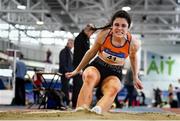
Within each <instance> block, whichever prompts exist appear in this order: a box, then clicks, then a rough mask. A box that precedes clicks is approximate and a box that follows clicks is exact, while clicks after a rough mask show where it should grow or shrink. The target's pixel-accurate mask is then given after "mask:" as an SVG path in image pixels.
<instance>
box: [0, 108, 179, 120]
mask: <svg viewBox="0 0 180 121" xmlns="http://www.w3.org/2000/svg"><path fill="white" fill-rule="evenodd" d="M0 120H180V114H176V113H153V112H146V113H126V112H117V113H115V112H113V113H111V112H108V113H105V114H104V115H97V114H94V113H91V112H87V111H81V112H74V111H59V110H46V109H43V110H16V111H15V110H13V111H11V110H9V111H5V112H3V111H1V112H0Z"/></svg>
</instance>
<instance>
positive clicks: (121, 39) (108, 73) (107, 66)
mask: <svg viewBox="0 0 180 121" xmlns="http://www.w3.org/2000/svg"><path fill="white" fill-rule="evenodd" d="M130 25H131V18H130V16H129V14H128V13H127V12H126V11H123V10H120V11H117V12H116V13H115V14H114V15H113V16H112V18H111V21H110V22H109V23H108V24H107V25H106V26H104V27H102V28H99V29H102V30H101V31H100V32H99V33H98V35H97V38H96V41H95V43H94V44H93V46H92V47H91V48H90V49H89V50H88V51H87V52H86V54H85V55H84V57H83V59H82V61H81V62H80V64H79V65H78V67H77V68H76V69H75V70H74V71H72V72H68V73H66V77H68V78H70V77H73V76H75V75H77V74H79V73H80V72H81V71H82V69H84V67H85V66H86V65H87V64H88V63H89V62H90V61H91V60H92V59H94V57H95V56H96V55H97V56H96V57H95V59H94V60H93V61H92V62H91V63H90V64H89V65H88V67H87V68H86V69H85V70H84V71H83V75H82V77H83V86H82V88H81V90H80V93H79V96H78V101H77V107H76V111H78V110H86V109H89V108H90V106H91V103H92V98H93V89H94V88H95V87H100V88H101V91H102V94H103V96H102V97H101V99H100V100H99V101H98V102H97V103H96V105H95V106H94V107H93V108H92V109H91V110H90V111H91V112H94V113H96V114H102V113H103V112H107V111H108V110H109V109H110V108H111V106H112V104H113V102H114V99H115V97H116V95H117V93H118V92H119V91H120V89H121V76H122V67H123V66H124V64H125V60H126V58H127V57H128V56H129V58H130V62H131V69H132V72H133V80H134V85H135V86H136V88H138V89H142V88H143V86H142V83H141V81H140V79H139V78H138V63H137V62H138V61H137V59H138V58H137V55H136V52H137V51H138V48H139V46H140V45H139V41H138V39H137V38H135V37H134V36H132V35H131V34H130V32H129V27H130Z"/></svg>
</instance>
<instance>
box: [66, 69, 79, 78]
mask: <svg viewBox="0 0 180 121" xmlns="http://www.w3.org/2000/svg"><path fill="white" fill-rule="evenodd" d="M76 74H77V72H76V71H72V72H67V73H65V76H66V78H71V77H73V76H75V75H76Z"/></svg>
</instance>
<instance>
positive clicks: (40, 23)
mask: <svg viewBox="0 0 180 121" xmlns="http://www.w3.org/2000/svg"><path fill="white" fill-rule="evenodd" d="M36 24H38V25H43V24H44V22H43V21H36Z"/></svg>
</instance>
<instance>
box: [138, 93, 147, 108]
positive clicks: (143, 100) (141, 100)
mask: <svg viewBox="0 0 180 121" xmlns="http://www.w3.org/2000/svg"><path fill="white" fill-rule="evenodd" d="M139 98H140V100H139V101H140V106H146V103H145V100H146V96H145V94H144V92H143V91H140V93H139Z"/></svg>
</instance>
